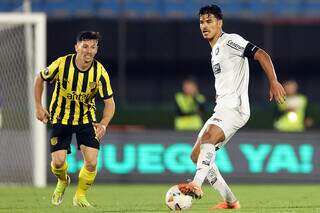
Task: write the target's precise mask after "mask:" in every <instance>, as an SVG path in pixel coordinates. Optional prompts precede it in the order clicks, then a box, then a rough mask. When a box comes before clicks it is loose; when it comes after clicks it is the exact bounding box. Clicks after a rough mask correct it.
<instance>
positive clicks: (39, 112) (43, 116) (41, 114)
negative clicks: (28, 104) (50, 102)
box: [36, 106, 50, 124]
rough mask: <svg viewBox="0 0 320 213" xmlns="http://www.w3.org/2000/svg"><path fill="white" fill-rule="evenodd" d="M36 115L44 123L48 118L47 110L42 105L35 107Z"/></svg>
mask: <svg viewBox="0 0 320 213" xmlns="http://www.w3.org/2000/svg"><path fill="white" fill-rule="evenodd" d="M36 117H37V119H38V120H39V121H41V122H42V123H44V124H46V123H48V121H49V120H50V114H49V112H48V111H47V110H46V109H45V108H43V107H42V106H38V107H36Z"/></svg>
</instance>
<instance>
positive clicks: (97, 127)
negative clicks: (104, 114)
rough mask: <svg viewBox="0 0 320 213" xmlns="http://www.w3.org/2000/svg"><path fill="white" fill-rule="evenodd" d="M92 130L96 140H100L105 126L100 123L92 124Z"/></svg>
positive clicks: (104, 131) (105, 128)
mask: <svg viewBox="0 0 320 213" xmlns="http://www.w3.org/2000/svg"><path fill="white" fill-rule="evenodd" d="M93 128H94V131H95V133H96V137H97V138H98V140H101V138H102V137H103V136H104V135H105V134H106V130H107V126H106V125H103V124H101V123H93Z"/></svg>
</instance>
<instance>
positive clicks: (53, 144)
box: [50, 137, 58, 146]
mask: <svg viewBox="0 0 320 213" xmlns="http://www.w3.org/2000/svg"><path fill="white" fill-rule="evenodd" d="M50 143H51V145H52V146H55V145H57V143H58V137H53V138H51V139H50Z"/></svg>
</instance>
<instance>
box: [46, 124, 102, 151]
mask: <svg viewBox="0 0 320 213" xmlns="http://www.w3.org/2000/svg"><path fill="white" fill-rule="evenodd" d="M73 133H75V134H76V138H77V144H78V149H79V150H80V145H85V146H88V147H92V148H96V149H99V147H100V143H99V140H98V139H97V138H96V134H95V131H94V128H93V125H92V123H89V124H81V125H75V126H74V125H63V124H52V128H51V132H50V151H51V153H52V152H55V151H58V150H67V153H68V154H70V153H71V147H70V144H71V139H72V134H73Z"/></svg>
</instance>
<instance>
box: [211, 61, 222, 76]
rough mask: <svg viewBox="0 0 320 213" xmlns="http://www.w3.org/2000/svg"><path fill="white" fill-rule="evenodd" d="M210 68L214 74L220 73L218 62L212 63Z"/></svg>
mask: <svg viewBox="0 0 320 213" xmlns="http://www.w3.org/2000/svg"><path fill="white" fill-rule="evenodd" d="M212 69H213V73H214V74H215V75H216V74H219V73H221V68H220V64H219V63H217V64H214V65H213V66H212Z"/></svg>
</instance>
